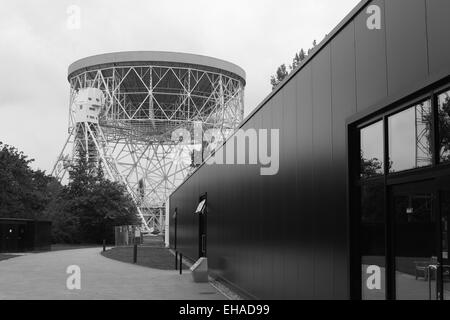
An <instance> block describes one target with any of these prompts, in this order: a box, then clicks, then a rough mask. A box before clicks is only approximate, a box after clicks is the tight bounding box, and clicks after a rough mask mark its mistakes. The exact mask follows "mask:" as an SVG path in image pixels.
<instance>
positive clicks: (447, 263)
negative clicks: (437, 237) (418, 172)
mask: <svg viewBox="0 0 450 320" xmlns="http://www.w3.org/2000/svg"><path fill="white" fill-rule="evenodd" d="M438 189H439V196H438V198H439V211H440V218H441V230H440V233H441V244H440V251H441V252H442V260H441V261H442V262H441V265H440V269H439V277H440V279H441V281H440V284H441V296H442V297H441V299H443V300H450V259H449V245H450V239H449V235H448V233H449V230H448V228H449V217H450V178H448V177H442V178H440V179H439V184H438Z"/></svg>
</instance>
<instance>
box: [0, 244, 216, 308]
mask: <svg viewBox="0 0 450 320" xmlns="http://www.w3.org/2000/svg"><path fill="white" fill-rule="evenodd" d="M100 251H101V249H100V248H94V249H92V248H91V249H79V250H67V251H55V252H48V253H39V254H30V255H25V256H22V257H17V258H13V259H10V260H5V261H0V300H1V299H8V300H10V299H26V300H28V299H44V300H47V299H55V300H65V299H75V300H76V299H87V300H90V299H125V300H131V299H139V300H142V299H144V300H153V299H155V300H183V299H192V300H219V299H225V297H224V296H223V295H222V294H220V293H219V292H218V291H217V290H216V289H215V288H214V287H212V286H211V285H210V284H209V283H206V284H198V283H194V282H193V281H192V278H191V275H190V273H189V271H183V275H181V276H180V275H179V274H178V272H177V271H175V270H169V271H164V270H156V269H149V268H146V267H140V266H135V265H132V264H128V263H123V262H119V261H115V260H111V259H108V258H105V257H103V256H102V255H101V254H100ZM71 265H77V266H79V267H80V269H81V290H68V289H67V286H66V281H67V278H68V277H69V276H70V274H67V273H66V270H67V267H68V266H71Z"/></svg>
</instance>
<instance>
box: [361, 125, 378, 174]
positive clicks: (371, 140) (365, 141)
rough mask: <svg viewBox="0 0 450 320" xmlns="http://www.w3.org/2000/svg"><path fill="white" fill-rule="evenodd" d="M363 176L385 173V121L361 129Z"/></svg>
mask: <svg viewBox="0 0 450 320" xmlns="http://www.w3.org/2000/svg"><path fill="white" fill-rule="evenodd" d="M360 152H361V178H369V177H373V176H376V175H381V174H383V172H384V171H383V158H384V156H383V155H384V143H383V121H379V122H377V123H375V124H372V125H370V126H368V127H366V128H364V129H361V151H360Z"/></svg>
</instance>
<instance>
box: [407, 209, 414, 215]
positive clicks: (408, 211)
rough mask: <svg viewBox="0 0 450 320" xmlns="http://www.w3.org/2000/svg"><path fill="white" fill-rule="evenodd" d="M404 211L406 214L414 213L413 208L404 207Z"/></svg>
mask: <svg viewBox="0 0 450 320" xmlns="http://www.w3.org/2000/svg"><path fill="white" fill-rule="evenodd" d="M406 213H407V214H413V213H414V208H407V209H406Z"/></svg>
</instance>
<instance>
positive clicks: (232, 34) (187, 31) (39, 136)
mask: <svg viewBox="0 0 450 320" xmlns="http://www.w3.org/2000/svg"><path fill="white" fill-rule="evenodd" d="M358 2H359V0H339V1H336V0H276V1H275V0H273V1H269V0H223V1H216V0H189V1H187V0H184V1H181V0H164V1H162V0H160V1H154V0H127V1H124V0H91V1H87V0H85V1H65V0H58V1H55V0H34V1H29V0H14V1H6V0H0V5H1V7H0V141H2V142H4V143H7V144H11V145H14V146H15V147H17V148H18V149H19V150H21V151H23V152H24V153H25V154H27V155H29V156H30V157H31V158H34V159H35V160H36V161H35V163H34V164H33V167H34V168H40V169H43V170H47V171H50V170H51V168H52V166H53V164H54V161H55V160H56V158H57V156H58V155H59V152H60V151H61V149H62V147H63V144H64V142H65V140H66V138H67V126H68V110H69V105H68V101H69V85H68V83H67V67H68V66H69V64H70V63H72V62H73V61H75V60H77V59H80V58H83V57H86V56H89V55H94V54H100V53H106V52H114V51H128V50H158V51H176V52H187V53H194V54H202V55H208V56H212V57H216V58H219V59H224V60H227V61H230V62H233V63H235V64H238V65H239V66H241V67H242V68H243V69H244V70H245V71H246V73H247V87H246V99H245V104H246V105H245V114H246V115H247V114H248V113H249V112H250V111H251V110H252V109H253V108H254V107H256V106H257V105H258V104H259V103H260V102H261V100H263V99H264V97H266V96H267V95H268V94H269V92H270V90H271V87H270V82H269V79H270V75H271V74H273V73H274V71H275V70H276V68H277V66H279V65H280V64H281V63H287V64H288V63H290V62H291V59H292V56H293V55H294V54H295V52H296V51H299V50H300V49H301V48H305V49H307V48H309V47H311V43H312V42H313V40H315V39H316V40H317V41H320V40H322V38H323V37H324V36H325V34H327V33H329V32H330V31H331V30H332V29H333V28H334V27H335V26H336V25H337V24H338V23H339V22H340V21H341V20H342V19H343V18H344V17H345V15H346V14H347V13H349V12H350V11H351V9H352V8H353V7H354V6H356V4H357V3H358ZM71 5H77V6H79V7H80V8H81V28H80V29H79V30H70V29H68V28H67V19H68V14H67V8H68V7H69V6H71Z"/></svg>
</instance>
